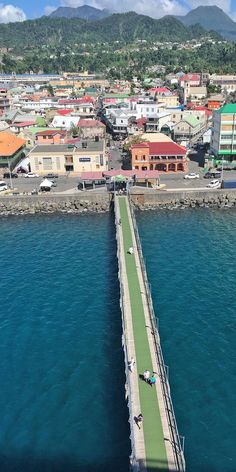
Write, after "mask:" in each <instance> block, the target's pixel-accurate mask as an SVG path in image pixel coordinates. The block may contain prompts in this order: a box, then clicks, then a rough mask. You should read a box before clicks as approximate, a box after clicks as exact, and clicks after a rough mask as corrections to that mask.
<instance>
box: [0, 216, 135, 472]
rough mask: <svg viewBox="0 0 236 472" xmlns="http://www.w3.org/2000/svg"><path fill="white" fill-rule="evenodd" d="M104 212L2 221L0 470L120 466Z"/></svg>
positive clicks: (122, 469) (117, 340)
mask: <svg viewBox="0 0 236 472" xmlns="http://www.w3.org/2000/svg"><path fill="white" fill-rule="evenodd" d="M115 254H116V246H115V234H114V222H113V218H112V216H110V215H100V216H99V215H97V216H96V215H93V216H85V217H76V216H63V217H59V216H53V217H46V216H45V217H33V218H30V217H29V218H28V217H25V218H23V217H22V218H11V219H1V220H0V259H1V291H0V307H1V310H0V385H1V388H0V418H1V421H0V470H1V471H3V472H13V471H14V472H16V471H17V472H19V471H20V472H21V471H22V472H42V471H43V472H49V471H50V472H65V471H66V472H73V471H79V472H80V471H83V472H90V471H91V472H98V471H99V472H104V471H105V472H110V471H115V472H126V471H128V457H129V454H130V444H129V429H128V416H127V407H126V403H125V398H124V383H125V378H124V361H123V351H122V347H121V317H120V310H119V286H118V281H117V264H116V257H115Z"/></svg>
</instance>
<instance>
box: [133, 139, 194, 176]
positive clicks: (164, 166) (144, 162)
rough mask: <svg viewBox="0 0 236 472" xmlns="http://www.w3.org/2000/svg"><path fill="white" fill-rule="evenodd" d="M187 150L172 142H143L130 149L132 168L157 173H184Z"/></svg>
mask: <svg viewBox="0 0 236 472" xmlns="http://www.w3.org/2000/svg"><path fill="white" fill-rule="evenodd" d="M186 154H187V150H186V148H184V147H183V146H180V145H179V144H176V143H175V142H174V141H167V142H144V143H139V144H134V145H133V146H132V147H131V155H132V168H133V169H135V170H142V171H149V170H150V171H152V170H156V171H159V172H186V165H187V157H186Z"/></svg>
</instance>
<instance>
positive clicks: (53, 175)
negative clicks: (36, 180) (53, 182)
mask: <svg viewBox="0 0 236 472" xmlns="http://www.w3.org/2000/svg"><path fill="white" fill-rule="evenodd" d="M45 179H58V174H53V173H52V174H47V175H45Z"/></svg>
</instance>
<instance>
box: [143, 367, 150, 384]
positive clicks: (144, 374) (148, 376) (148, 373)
mask: <svg viewBox="0 0 236 472" xmlns="http://www.w3.org/2000/svg"><path fill="white" fill-rule="evenodd" d="M143 378H144V380H145V382H149V378H150V372H149V370H145V371H144V373H143Z"/></svg>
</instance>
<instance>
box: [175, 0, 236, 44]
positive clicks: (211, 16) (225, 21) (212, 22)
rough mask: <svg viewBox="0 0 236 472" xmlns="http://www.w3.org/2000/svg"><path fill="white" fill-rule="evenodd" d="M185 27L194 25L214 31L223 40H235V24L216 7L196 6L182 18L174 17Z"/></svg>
mask: <svg viewBox="0 0 236 472" xmlns="http://www.w3.org/2000/svg"><path fill="white" fill-rule="evenodd" d="M174 17H175V18H177V19H178V20H179V21H181V22H182V23H183V24H184V25H185V26H191V25H194V24H196V23H198V24H199V25H201V26H202V27H203V28H204V29H205V30H206V31H210V30H214V31H216V32H218V33H219V34H221V35H222V36H223V37H224V38H226V39H230V40H236V22H235V21H233V20H232V19H231V18H230V17H229V15H227V14H226V13H225V12H224V11H223V10H222V9H221V8H219V7H217V6H216V5H207V6H198V7H197V8H194V9H193V10H191V11H189V12H188V13H187V14H186V15H184V16H174Z"/></svg>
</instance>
